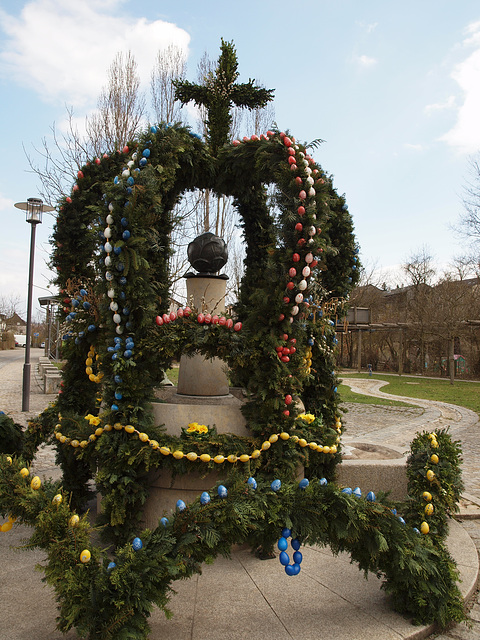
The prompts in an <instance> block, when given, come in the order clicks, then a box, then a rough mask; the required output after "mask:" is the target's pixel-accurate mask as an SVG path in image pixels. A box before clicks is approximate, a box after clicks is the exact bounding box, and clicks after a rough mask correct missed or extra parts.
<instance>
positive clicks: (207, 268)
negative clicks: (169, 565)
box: [144, 232, 249, 526]
mask: <svg viewBox="0 0 480 640" xmlns="http://www.w3.org/2000/svg"><path fill="white" fill-rule="evenodd" d="M187 255H188V259H189V262H190V264H191V266H192V268H193V269H194V270H195V271H197V273H192V272H188V273H187V274H185V280H186V285H187V300H188V303H189V305H190V306H191V307H192V308H193V309H195V310H197V311H198V312H199V314H202V316H203V317H204V322H205V324H210V323H211V322H213V323H217V322H219V317H218V315H217V314H224V312H225V295H226V282H227V279H228V276H226V275H225V274H220V275H218V272H219V271H220V270H221V269H222V268H223V267H224V266H225V264H226V263H227V259H228V253H227V248H226V244H225V241H224V240H223V239H221V238H219V237H218V236H215V235H214V234H213V233H209V232H207V233H203V234H202V235H200V236H198V237H197V238H196V239H195V240H194V241H193V242H191V243H190V244H189V245H188V249H187ZM202 316H200V318H201V317H202ZM220 322H222V323H224V322H226V319H225V316H224V315H223V317H221V319H220ZM156 396H157V398H158V400H159V402H154V403H153V411H154V416H155V420H156V422H157V424H163V425H164V426H165V429H166V432H167V433H168V434H170V435H175V436H180V435H181V428H182V426H184V425H188V424H192V423H201V424H204V425H208V426H211V427H213V426H215V428H216V430H217V432H218V433H226V432H228V433H234V434H235V435H238V436H248V435H249V431H248V429H247V427H246V424H245V419H244V417H243V415H242V413H241V410H240V408H241V405H242V404H243V396H242V390H241V389H238V388H230V387H229V384H228V375H227V371H226V365H225V363H224V362H223V361H222V360H221V359H220V358H216V357H215V358H205V357H204V356H202V355H201V354H199V353H194V354H188V355H187V354H184V355H182V357H181V359H180V366H179V375H178V385H177V387H174V386H164V387H162V388H160V389H158V390H157V391H156ZM219 477H220V474H219V473H218V472H215V471H213V472H209V473H207V474H200V473H199V472H194V473H190V474H186V475H179V476H176V477H175V478H172V474H171V472H170V471H169V470H167V469H156V470H155V471H152V472H151V477H150V481H151V484H150V496H149V498H148V500H147V504H146V507H145V512H144V518H145V522H146V524H147V526H154V525H156V523H157V522H158V519H159V517H160V516H161V515H162V514H163V513H164V512H165V511H168V510H170V509H172V508H174V507H175V504H176V502H177V500H178V499H183V500H185V501H186V502H189V501H191V500H194V499H195V498H196V497H197V496H198V494H199V493H200V492H201V491H204V490H206V489H209V488H210V487H211V486H212V485H214V484H215V482H217V481H218V479H219Z"/></svg>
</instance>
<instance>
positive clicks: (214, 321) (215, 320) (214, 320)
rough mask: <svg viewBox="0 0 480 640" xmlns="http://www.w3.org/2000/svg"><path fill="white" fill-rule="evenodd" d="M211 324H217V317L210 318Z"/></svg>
mask: <svg viewBox="0 0 480 640" xmlns="http://www.w3.org/2000/svg"><path fill="white" fill-rule="evenodd" d="M212 324H218V316H212Z"/></svg>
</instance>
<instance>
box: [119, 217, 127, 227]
mask: <svg viewBox="0 0 480 640" xmlns="http://www.w3.org/2000/svg"><path fill="white" fill-rule="evenodd" d="M120 224H121V225H122V227H128V220H127V218H122V219H121V220H120Z"/></svg>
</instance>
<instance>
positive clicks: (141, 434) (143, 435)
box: [138, 433, 148, 442]
mask: <svg viewBox="0 0 480 640" xmlns="http://www.w3.org/2000/svg"><path fill="white" fill-rule="evenodd" d="M138 438H139V439H140V440H141V441H142V442H147V440H148V436H147V434H146V433H139V434H138Z"/></svg>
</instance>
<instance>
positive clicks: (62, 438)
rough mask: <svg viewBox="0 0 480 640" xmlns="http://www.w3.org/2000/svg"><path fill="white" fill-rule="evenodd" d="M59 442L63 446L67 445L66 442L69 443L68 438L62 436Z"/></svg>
mask: <svg viewBox="0 0 480 640" xmlns="http://www.w3.org/2000/svg"><path fill="white" fill-rule="evenodd" d="M59 440H60V442H61V443H62V444H65V442H66V441H67V436H60V438H59Z"/></svg>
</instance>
